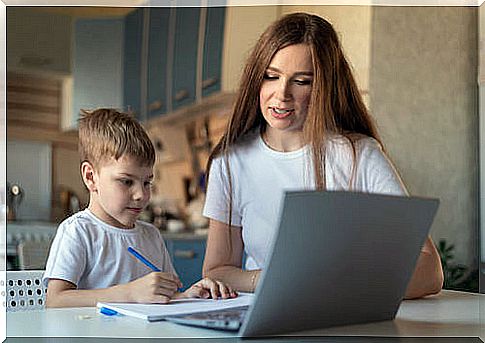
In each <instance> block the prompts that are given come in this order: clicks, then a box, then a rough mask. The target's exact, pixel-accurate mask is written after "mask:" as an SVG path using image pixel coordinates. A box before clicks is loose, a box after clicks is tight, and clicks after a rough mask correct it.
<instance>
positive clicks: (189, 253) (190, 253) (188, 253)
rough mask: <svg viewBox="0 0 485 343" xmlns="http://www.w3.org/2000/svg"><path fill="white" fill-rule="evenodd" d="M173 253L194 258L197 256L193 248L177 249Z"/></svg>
mask: <svg viewBox="0 0 485 343" xmlns="http://www.w3.org/2000/svg"><path fill="white" fill-rule="evenodd" d="M173 255H174V256H175V257H178V258H185V259H192V258H194V257H195V251H193V250H175V251H174V253H173Z"/></svg>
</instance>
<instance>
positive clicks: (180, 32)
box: [171, 7, 200, 110]
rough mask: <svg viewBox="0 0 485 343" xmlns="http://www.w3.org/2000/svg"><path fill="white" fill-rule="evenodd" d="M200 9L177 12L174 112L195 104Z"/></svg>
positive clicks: (186, 9) (180, 9)
mask: <svg viewBox="0 0 485 343" xmlns="http://www.w3.org/2000/svg"><path fill="white" fill-rule="evenodd" d="M199 22H200V8H198V7H183V8H177V9H176V10H175V44H174V47H173V75H172V99H171V100H172V110H176V109H178V108H180V107H182V106H184V105H189V104H191V103H193V102H195V99H196V94H195V92H196V75H197V51H198V47H199V45H198V41H199Z"/></svg>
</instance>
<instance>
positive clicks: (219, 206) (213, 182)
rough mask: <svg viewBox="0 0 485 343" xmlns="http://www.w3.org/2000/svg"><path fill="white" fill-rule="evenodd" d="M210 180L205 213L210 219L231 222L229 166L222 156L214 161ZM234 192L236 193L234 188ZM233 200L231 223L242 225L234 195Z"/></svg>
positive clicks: (233, 181) (233, 183)
mask: <svg viewBox="0 0 485 343" xmlns="http://www.w3.org/2000/svg"><path fill="white" fill-rule="evenodd" d="M208 180H209V182H208V184H207V192H206V198H205V205H204V210H203V215H204V216H205V217H208V218H210V219H215V220H218V221H220V222H223V223H229V201H230V197H229V178H228V171H227V167H226V165H225V163H224V159H223V158H222V157H217V158H215V159H214V160H213V161H212V165H211V169H210V171H209V179H208ZM235 181H236V180H234V179H233V180H232V185H233V187H235V185H236V182H235ZM232 194H234V190H233V192H232ZM232 202H233V206H232V217H231V225H232V226H241V215H240V213H239V211H238V208H237V199H235V197H234V195H233V196H232Z"/></svg>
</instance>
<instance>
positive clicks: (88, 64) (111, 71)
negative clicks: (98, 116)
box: [72, 19, 123, 121]
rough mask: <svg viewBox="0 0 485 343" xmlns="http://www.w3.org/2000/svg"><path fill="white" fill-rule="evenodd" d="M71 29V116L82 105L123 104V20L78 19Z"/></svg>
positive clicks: (82, 106) (110, 105)
mask: <svg viewBox="0 0 485 343" xmlns="http://www.w3.org/2000/svg"><path fill="white" fill-rule="evenodd" d="M74 30H75V35H74V59H73V70H72V74H73V80H74V83H73V98H72V104H73V108H72V110H73V118H74V119H77V117H78V114H79V111H80V110H81V109H88V110H92V109H96V108H99V107H114V108H120V107H122V106H123V96H122V94H123V86H122V85H123V81H122V80H123V76H122V75H123V67H122V60H123V48H122V46H123V45H122V42H123V39H122V38H123V20H122V19H78V20H76V23H75V27H74ZM74 121H75V120H74Z"/></svg>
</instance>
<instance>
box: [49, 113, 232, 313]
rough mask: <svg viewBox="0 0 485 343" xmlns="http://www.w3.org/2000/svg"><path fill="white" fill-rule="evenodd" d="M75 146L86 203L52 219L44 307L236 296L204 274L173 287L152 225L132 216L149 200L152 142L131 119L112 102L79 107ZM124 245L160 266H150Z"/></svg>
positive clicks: (171, 270)
mask: <svg viewBox="0 0 485 343" xmlns="http://www.w3.org/2000/svg"><path fill="white" fill-rule="evenodd" d="M79 153H80V157H81V174H82V178H83V181H84V183H85V185H86V187H87V188H88V190H89V196H90V198H89V206H88V208H87V209H85V210H83V211H80V212H78V213H76V214H74V215H72V216H71V217H69V218H67V219H66V220H64V221H63V222H62V223H61V224H60V225H59V228H58V230H57V233H56V237H55V239H54V241H53V243H52V247H51V250H50V253H49V258H48V260H47V266H46V271H45V274H44V282H47V283H48V288H47V298H46V306H47V307H79V306H95V305H96V302H98V301H106V302H109V301H111V302H141V303H167V302H168V301H170V299H174V298H183V297H203V298H208V297H212V298H214V299H217V298H218V297H219V296H220V297H222V298H228V297H235V296H236V293H235V292H234V291H233V290H232V289H231V288H230V287H228V286H226V285H224V284H223V283H221V282H217V281H213V280H210V279H203V280H201V281H199V282H197V283H195V284H194V285H193V286H191V287H190V288H189V289H187V290H186V291H185V292H183V293H179V292H177V288H178V287H181V286H182V285H181V282H180V280H179V279H178V277H177V275H176V272H175V270H174V268H173V266H172V263H171V261H170V257H169V255H168V252H167V249H166V247H165V243H164V241H163V239H162V236H161V234H160V232H159V231H158V229H157V228H156V227H155V226H153V225H151V224H148V223H145V222H142V221H138V220H137V218H138V216H139V214H140V212H141V211H142V210H143V208H144V207H145V206H146V205H147V203H148V201H149V200H150V188H151V183H152V179H153V165H154V163H155V149H154V147H153V144H152V142H151V141H150V139H149V137H148V135H147V133H146V132H145V130H144V129H143V127H142V126H141V125H140V124H139V123H138V122H137V121H136V120H135V119H133V118H132V117H131V116H129V115H128V114H125V113H120V112H117V111H116V110H113V109H99V110H96V111H93V112H83V113H82V115H81V118H80V120H79ZM128 247H133V248H134V249H135V250H137V251H139V252H140V253H141V254H142V255H143V256H144V257H145V258H146V259H147V260H149V261H151V262H152V263H154V264H155V265H157V267H158V268H160V269H161V270H162V272H151V269H150V268H148V267H147V266H146V265H145V264H143V263H141V262H140V261H139V260H137V259H136V258H134V257H133V256H132V255H131V254H130V253H129V252H128V250H127V249H128Z"/></svg>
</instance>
